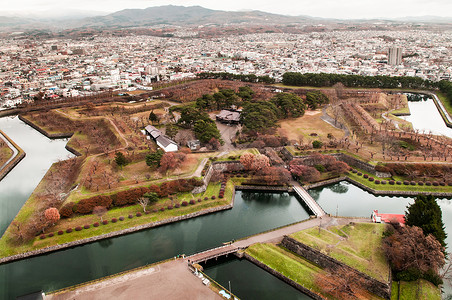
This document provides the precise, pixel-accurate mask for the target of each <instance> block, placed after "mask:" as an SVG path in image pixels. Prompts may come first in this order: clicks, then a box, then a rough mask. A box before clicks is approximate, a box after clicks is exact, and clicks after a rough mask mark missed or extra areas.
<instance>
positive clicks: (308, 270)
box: [246, 244, 325, 293]
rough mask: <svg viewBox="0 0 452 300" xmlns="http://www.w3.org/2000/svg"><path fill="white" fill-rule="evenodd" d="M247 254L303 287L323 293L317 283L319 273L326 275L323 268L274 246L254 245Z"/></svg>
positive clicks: (247, 250)
mask: <svg viewBox="0 0 452 300" xmlns="http://www.w3.org/2000/svg"><path fill="white" fill-rule="evenodd" d="M246 253H247V254H248V255H250V256H252V257H254V258H255V259H257V260H259V261H260V262H262V263H264V264H266V265H267V266H269V267H270V268H272V269H274V270H276V271H278V272H279V273H281V274H283V275H284V276H286V277H288V278H290V279H291V280H293V281H295V282H297V283H299V284H301V285H302V286H304V287H306V288H308V289H310V290H312V291H314V292H316V293H321V292H322V290H321V289H320V288H319V287H318V286H317V284H316V283H315V280H316V276H317V274H318V273H322V274H323V273H325V271H323V270H322V269H321V268H319V267H317V266H315V265H313V264H312V263H310V262H308V261H306V260H304V259H303V258H301V257H298V256H296V255H294V254H292V253H290V252H288V251H286V250H284V249H283V248H280V247H278V246H275V245H273V244H254V245H252V246H250V247H248V249H246Z"/></svg>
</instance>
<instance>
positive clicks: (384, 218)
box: [370, 210, 405, 226]
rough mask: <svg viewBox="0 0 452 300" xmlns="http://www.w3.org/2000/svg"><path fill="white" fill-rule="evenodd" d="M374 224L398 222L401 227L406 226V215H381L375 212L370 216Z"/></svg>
mask: <svg viewBox="0 0 452 300" xmlns="http://www.w3.org/2000/svg"><path fill="white" fill-rule="evenodd" d="M370 218H371V219H372V222H374V223H391V222H398V223H399V224H400V225H402V226H403V225H405V215H398V214H381V213H379V212H378V210H374V211H373V212H372V215H371V216H370Z"/></svg>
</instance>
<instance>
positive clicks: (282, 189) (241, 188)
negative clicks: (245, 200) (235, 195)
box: [235, 185, 292, 192]
mask: <svg viewBox="0 0 452 300" xmlns="http://www.w3.org/2000/svg"><path fill="white" fill-rule="evenodd" d="M235 189H236V190H238V191H276V192H291V191H292V188H291V187H285V186H266V185H263V186H260V185H238V186H236V187H235Z"/></svg>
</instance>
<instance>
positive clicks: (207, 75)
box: [196, 72, 275, 83]
mask: <svg viewBox="0 0 452 300" xmlns="http://www.w3.org/2000/svg"><path fill="white" fill-rule="evenodd" d="M196 76H197V77H198V78H199V79H222V80H238V81H243V82H262V83H275V79H274V78H271V77H270V76H268V75H264V76H257V75H254V74H232V73H228V72H220V73H214V72H202V73H199V74H197V75H196Z"/></svg>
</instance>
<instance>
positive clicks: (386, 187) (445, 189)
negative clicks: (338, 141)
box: [347, 170, 452, 193]
mask: <svg viewBox="0 0 452 300" xmlns="http://www.w3.org/2000/svg"><path fill="white" fill-rule="evenodd" d="M358 171H359V172H361V173H363V174H366V173H365V172H363V171H361V170H358ZM368 175H369V177H373V178H374V179H378V180H380V181H381V180H386V181H387V182H388V180H390V179H388V178H379V177H376V176H374V175H372V174H368ZM347 176H348V177H349V178H350V179H353V180H355V181H357V182H359V183H362V184H364V185H365V186H367V187H369V188H372V189H374V190H378V191H407V192H438V193H452V187H450V186H447V185H446V186H426V185H423V186H420V185H404V184H403V183H402V184H401V185H398V184H394V185H390V184H388V183H386V184H376V183H375V181H369V180H368V179H366V178H364V177H363V176H358V175H357V174H355V173H352V172H349V173H348V175H347ZM394 179H395V180H396V181H397V180H399V181H402V182H403V180H404V179H401V178H394Z"/></svg>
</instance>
